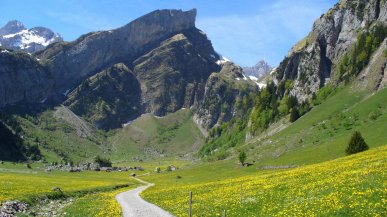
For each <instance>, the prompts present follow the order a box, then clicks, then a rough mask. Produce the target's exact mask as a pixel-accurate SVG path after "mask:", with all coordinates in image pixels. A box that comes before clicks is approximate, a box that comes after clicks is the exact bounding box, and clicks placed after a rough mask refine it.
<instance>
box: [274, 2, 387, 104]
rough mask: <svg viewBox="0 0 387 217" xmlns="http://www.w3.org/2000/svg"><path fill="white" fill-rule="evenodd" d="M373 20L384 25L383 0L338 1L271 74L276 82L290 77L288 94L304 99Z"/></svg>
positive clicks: (385, 9)
mask: <svg viewBox="0 0 387 217" xmlns="http://www.w3.org/2000/svg"><path fill="white" fill-rule="evenodd" d="M375 23H383V24H384V25H387V3H386V2H385V1H380V0H370V1H363V0H356V1H349V0H342V1H340V3H337V4H336V5H335V6H334V7H333V8H332V9H330V10H329V11H328V12H327V13H326V14H324V15H323V16H321V17H320V18H319V19H318V20H317V21H316V22H315V23H314V25H313V29H312V32H311V33H310V34H309V35H308V37H307V38H306V39H304V40H303V41H302V42H300V43H299V44H298V45H296V46H295V47H294V48H293V49H292V51H291V52H290V53H289V55H288V57H287V58H286V59H285V60H284V61H283V62H282V63H281V64H280V66H279V67H278V68H277V69H276V70H275V73H273V80H274V82H275V83H279V82H281V81H284V80H286V79H293V80H295V81H294V88H293V90H292V91H291V93H292V94H293V95H295V96H297V97H298V98H299V100H300V101H304V100H306V99H309V98H311V97H312V95H313V93H315V92H316V91H318V90H319V89H320V88H321V87H323V86H324V85H326V84H327V83H328V82H329V81H330V80H331V77H332V72H333V69H334V67H335V64H337V63H338V62H339V61H340V60H341V58H342V57H343V55H344V54H345V53H347V52H348V51H349V49H351V47H352V45H353V44H354V43H355V42H356V37H357V34H358V32H359V31H360V30H361V29H363V28H365V27H366V26H370V25H373V24H375Z"/></svg>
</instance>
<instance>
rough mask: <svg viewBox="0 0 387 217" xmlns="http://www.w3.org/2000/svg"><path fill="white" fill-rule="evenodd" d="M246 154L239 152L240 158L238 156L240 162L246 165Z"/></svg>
mask: <svg viewBox="0 0 387 217" xmlns="http://www.w3.org/2000/svg"><path fill="white" fill-rule="evenodd" d="M246 158H247V156H246V153H245V152H244V151H241V152H239V156H238V159H239V162H240V163H241V164H242V165H244V164H245V161H246Z"/></svg>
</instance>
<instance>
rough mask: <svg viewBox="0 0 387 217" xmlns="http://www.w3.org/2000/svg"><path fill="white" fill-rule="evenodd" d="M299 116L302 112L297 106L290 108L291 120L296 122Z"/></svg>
mask: <svg viewBox="0 0 387 217" xmlns="http://www.w3.org/2000/svg"><path fill="white" fill-rule="evenodd" d="M299 117H300V113H299V112H298V109H297V108H294V109H291V110H290V118H289V121H290V122H292V123H293V122H295V121H296V120H297V119H298V118H299Z"/></svg>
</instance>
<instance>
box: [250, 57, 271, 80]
mask: <svg viewBox="0 0 387 217" xmlns="http://www.w3.org/2000/svg"><path fill="white" fill-rule="evenodd" d="M271 70H272V67H271V66H270V65H269V64H268V63H267V62H266V61H264V60H261V61H259V62H258V63H257V64H255V65H254V66H252V67H243V71H244V72H245V74H246V75H247V76H253V77H256V78H260V77H262V76H263V75H266V74H267V73H269V72H270V71H271Z"/></svg>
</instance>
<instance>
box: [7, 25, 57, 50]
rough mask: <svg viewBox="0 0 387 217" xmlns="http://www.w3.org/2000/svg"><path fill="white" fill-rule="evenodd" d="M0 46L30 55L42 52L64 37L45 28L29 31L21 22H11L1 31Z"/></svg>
mask: <svg viewBox="0 0 387 217" xmlns="http://www.w3.org/2000/svg"><path fill="white" fill-rule="evenodd" d="M0 33H1V34H0V44H1V46H4V47H6V48H9V49H14V50H24V51H27V52H28V53H34V52H37V51H40V50H42V49H44V48H45V47H47V46H48V45H50V44H52V43H54V42H60V41H63V39H62V37H61V36H60V35H59V34H57V33H54V32H52V31H51V30H50V29H47V28H44V27H35V28H32V29H27V28H25V27H24V25H23V24H22V23H21V22H19V21H10V22H8V23H7V24H6V25H5V26H4V27H2V28H1V29H0Z"/></svg>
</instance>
